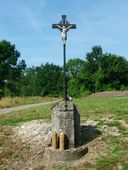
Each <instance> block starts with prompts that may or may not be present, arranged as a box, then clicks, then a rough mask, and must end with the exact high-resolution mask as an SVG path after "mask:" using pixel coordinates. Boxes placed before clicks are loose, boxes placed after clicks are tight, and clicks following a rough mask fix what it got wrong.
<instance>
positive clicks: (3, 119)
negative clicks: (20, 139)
mask: <svg viewBox="0 0 128 170" xmlns="http://www.w3.org/2000/svg"><path fill="white" fill-rule="evenodd" d="M52 106H53V104H48V105H45V106H39V107H34V108H31V109H27V110H22V111H15V112H12V113H8V114H4V115H0V125H16V124H17V123H21V122H26V121H30V120H36V119H48V120H50V119H51V107H52Z"/></svg>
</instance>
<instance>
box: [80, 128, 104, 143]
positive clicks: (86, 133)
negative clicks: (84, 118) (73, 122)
mask: <svg viewBox="0 0 128 170" xmlns="http://www.w3.org/2000/svg"><path fill="white" fill-rule="evenodd" d="M80 133H81V145H85V144H87V143H89V142H91V141H92V140H94V139H95V138H97V137H98V136H99V135H101V134H102V133H101V132H100V131H99V130H97V129H96V128H95V127H94V126H92V125H88V126H85V125H81V126H80Z"/></svg>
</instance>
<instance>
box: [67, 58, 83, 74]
mask: <svg viewBox="0 0 128 170" xmlns="http://www.w3.org/2000/svg"><path fill="white" fill-rule="evenodd" d="M84 62H85V61H84V60H81V59H79V58H75V59H70V60H69V61H68V62H67V72H68V75H69V77H76V76H77V75H78V73H79V72H80V70H81V68H82V66H83V64H84Z"/></svg>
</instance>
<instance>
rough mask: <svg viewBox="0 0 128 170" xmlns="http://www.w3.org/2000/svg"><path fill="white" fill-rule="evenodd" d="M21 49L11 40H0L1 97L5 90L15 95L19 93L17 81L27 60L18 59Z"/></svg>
mask: <svg viewBox="0 0 128 170" xmlns="http://www.w3.org/2000/svg"><path fill="white" fill-rule="evenodd" d="M19 57H20V53H19V51H17V50H16V47H15V45H12V44H11V43H10V42H9V41H5V40H2V41H0V98H1V97H2V96H3V95H4V93H5V92H7V90H5V89H8V93H10V95H13V94H14V93H15V94H16V93H17V88H18V87H17V83H18V81H19V79H20V75H21V72H22V70H23V69H24V68H25V66H26V65H25V61H24V60H21V61H18V60H19Z"/></svg>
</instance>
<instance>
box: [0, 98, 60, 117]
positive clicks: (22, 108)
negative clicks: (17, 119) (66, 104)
mask: <svg viewBox="0 0 128 170" xmlns="http://www.w3.org/2000/svg"><path fill="white" fill-rule="evenodd" d="M58 101H59V100H56V101H51V102H43V103H36V104H27V105H22V106H17V107H11V108H5V109H0V115H1V114H5V113H10V112H12V111H17V110H24V109H28V108H31V107H35V106H42V105H47V104H52V103H56V102H58Z"/></svg>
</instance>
